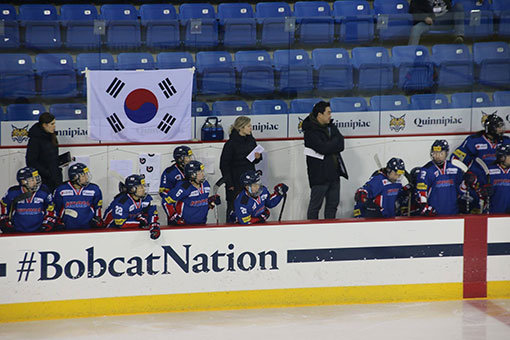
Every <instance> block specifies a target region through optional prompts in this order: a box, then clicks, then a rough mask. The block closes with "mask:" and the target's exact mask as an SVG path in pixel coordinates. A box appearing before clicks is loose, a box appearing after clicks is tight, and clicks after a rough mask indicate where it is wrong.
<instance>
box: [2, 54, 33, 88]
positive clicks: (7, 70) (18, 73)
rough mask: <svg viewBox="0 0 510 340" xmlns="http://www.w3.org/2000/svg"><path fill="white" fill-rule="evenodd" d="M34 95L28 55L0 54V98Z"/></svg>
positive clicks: (30, 59) (31, 70) (31, 69)
mask: <svg viewBox="0 0 510 340" xmlns="http://www.w3.org/2000/svg"><path fill="white" fill-rule="evenodd" d="M35 95H36V90H35V74H34V70H33V66H32V58H31V57H30V56H29V55H28V54H8V53H2V54H0V98H16V97H33V96H35Z"/></svg>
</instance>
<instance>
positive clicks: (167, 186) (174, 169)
mask: <svg viewBox="0 0 510 340" xmlns="http://www.w3.org/2000/svg"><path fill="white" fill-rule="evenodd" d="M192 159H193V152H192V151H191V149H190V148H189V147H187V146H186V145H181V146H178V147H176V148H175V149H174V161H175V163H174V164H172V165H171V166H169V167H168V168H166V169H165V171H163V174H162V175H161V181H160V185H159V195H160V196H161V204H162V205H163V210H165V213H166V215H167V218H168V224H170V215H169V209H171V207H170V205H171V203H170V199H169V198H168V193H169V192H170V190H172V189H173V188H175V185H176V184H177V182H178V181H181V180H183V179H184V167H185V166H186V164H188V163H189V162H190V161H191V160H192Z"/></svg>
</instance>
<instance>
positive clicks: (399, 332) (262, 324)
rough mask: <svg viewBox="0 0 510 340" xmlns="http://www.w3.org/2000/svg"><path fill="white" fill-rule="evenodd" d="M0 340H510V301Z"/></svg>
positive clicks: (283, 314) (52, 327) (75, 324)
mask: <svg viewBox="0 0 510 340" xmlns="http://www.w3.org/2000/svg"><path fill="white" fill-rule="evenodd" d="M0 338H1V339H73V340H78V339H123V340H124V339H136V340H153V339H211V340H215V339H218V340H219V339H221V340H226V339H242V340H252V339H253V340H271V339H279V340H282V339H292V340H299V339H307V340H308V339H311V340H312V339H313V340H326V339H349V340H351V339H354V340H357V339H363V340H372V339H377V340H400V339H405V340H411V339H426V340H439V339H441V340H442V339H445V340H455V339H462V340H465V339H470V340H471V339H473V340H485V339H489V340H509V339H510V300H487V301H485V300H473V301H444V302H423V303H395V304H367V305H340V306H320V307H299V308H279V309H252V310H234V311H215V312H190V313H166V314H145V315H128V316H110V317H96V318H83V319H66V320H51V321H32V322H19V323H6V324H0Z"/></svg>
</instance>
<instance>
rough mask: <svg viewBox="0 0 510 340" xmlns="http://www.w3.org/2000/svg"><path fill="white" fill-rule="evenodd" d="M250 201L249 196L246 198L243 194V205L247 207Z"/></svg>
mask: <svg viewBox="0 0 510 340" xmlns="http://www.w3.org/2000/svg"><path fill="white" fill-rule="evenodd" d="M248 201H249V198H248V196H246V195H245V194H243V196H242V197H241V204H242V205H246V204H248Z"/></svg>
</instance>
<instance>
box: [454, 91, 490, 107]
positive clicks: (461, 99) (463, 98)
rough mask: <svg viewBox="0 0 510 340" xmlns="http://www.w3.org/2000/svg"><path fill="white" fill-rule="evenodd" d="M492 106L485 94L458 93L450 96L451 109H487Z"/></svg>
mask: <svg viewBox="0 0 510 340" xmlns="http://www.w3.org/2000/svg"><path fill="white" fill-rule="evenodd" d="M487 106H492V103H491V100H490V99H489V96H488V95H487V93H483V92H459V93H454V94H452V103H451V105H450V107H451V108H463V107H487Z"/></svg>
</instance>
